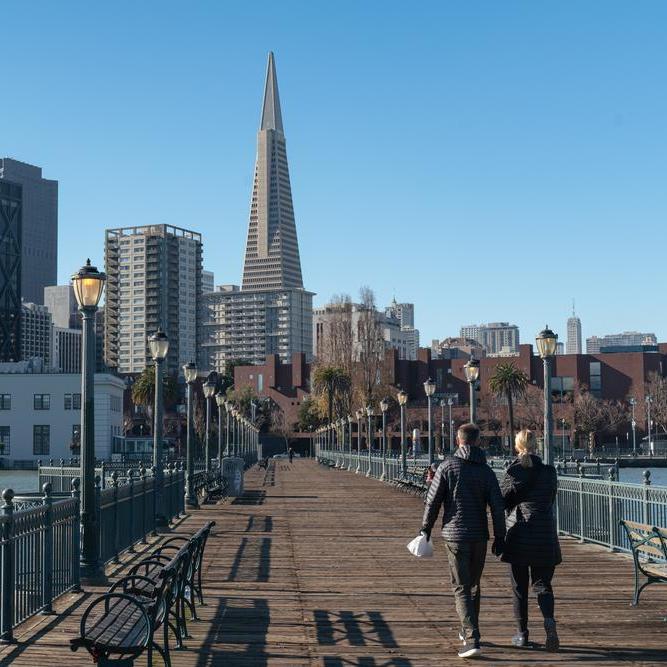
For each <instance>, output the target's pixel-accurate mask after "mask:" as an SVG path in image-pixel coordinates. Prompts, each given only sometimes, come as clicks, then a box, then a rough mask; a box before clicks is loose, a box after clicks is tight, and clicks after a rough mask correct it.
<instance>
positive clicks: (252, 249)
mask: <svg viewBox="0 0 667 667" xmlns="http://www.w3.org/2000/svg"><path fill="white" fill-rule="evenodd" d="M312 318H313V294H312V292H308V291H306V290H304V288H303V280H302V276H301V261H300V258H299V245H298V241H297V234H296V224H295V221H294V209H293V207H292V191H291V186H290V179H289V169H288V166H287V152H286V147H285V135H284V131H283V122H282V113H281V110H280V99H279V96H278V80H277V77H276V67H275V61H274V57H273V54H272V53H270V54H269V61H268V66H267V72H266V82H265V85H264V100H263V104H262V117H261V121H260V127H259V131H258V133H257V156H256V161H255V175H254V180H253V188H252V198H251V202H250V216H249V223H248V236H247V241H246V250H245V262H244V266H243V280H242V286H241V289H239V288H238V287H237V286H234V285H227V286H222V287H220V288H218V289H217V290H216V291H215V292H212V293H209V294H206V295H204V297H203V299H202V310H201V322H202V325H201V344H200V357H199V363H200V367H201V368H202V369H203V370H216V371H218V372H223V371H224V370H225V366H226V364H227V362H229V361H238V360H247V361H250V362H251V363H254V364H261V363H264V361H265V358H266V355H268V354H277V355H279V356H280V358H281V360H283V361H284V362H289V361H290V359H291V358H292V355H293V354H294V353H296V352H303V353H305V354H306V356H307V357H310V356H312V352H313V342H312Z"/></svg>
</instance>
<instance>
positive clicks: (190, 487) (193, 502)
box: [183, 361, 199, 509]
mask: <svg viewBox="0 0 667 667" xmlns="http://www.w3.org/2000/svg"><path fill="white" fill-rule="evenodd" d="M183 375H184V376H185V382H186V383H187V386H188V390H187V394H188V401H187V402H188V409H187V413H186V419H187V429H186V434H187V435H186V438H185V483H186V489H185V504H186V506H187V507H189V508H191V509H199V503H198V502H197V496H196V494H195V490H194V472H195V471H194V468H195V460H194V433H193V432H192V385H193V384H194V383H195V381H196V380H197V367H196V366H195V365H194V364H193V363H192V362H191V361H190V362H189V363H187V364H185V365H184V366H183Z"/></svg>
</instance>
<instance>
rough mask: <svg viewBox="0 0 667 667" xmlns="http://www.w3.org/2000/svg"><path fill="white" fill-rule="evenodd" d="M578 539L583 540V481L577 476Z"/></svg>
mask: <svg viewBox="0 0 667 667" xmlns="http://www.w3.org/2000/svg"><path fill="white" fill-rule="evenodd" d="M579 541H580V542H583V541H584V482H583V480H582V478H581V477H580V478H579Z"/></svg>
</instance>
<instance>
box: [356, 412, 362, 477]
mask: <svg viewBox="0 0 667 667" xmlns="http://www.w3.org/2000/svg"><path fill="white" fill-rule="evenodd" d="M354 415H355V417H356V418H357V469H356V471H355V472H356V473H357V475H358V474H359V473H360V472H361V420H362V419H363V417H364V411H363V410H357V411H356V412H355V413H354Z"/></svg>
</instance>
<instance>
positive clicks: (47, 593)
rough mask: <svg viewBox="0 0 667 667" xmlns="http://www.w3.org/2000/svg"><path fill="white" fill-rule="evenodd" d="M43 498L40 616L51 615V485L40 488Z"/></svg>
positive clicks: (47, 483) (47, 484) (46, 484)
mask: <svg viewBox="0 0 667 667" xmlns="http://www.w3.org/2000/svg"><path fill="white" fill-rule="evenodd" d="M42 491H43V492H44V497H43V498H42V504H43V505H44V541H43V550H42V614H51V613H53V607H52V606H51V601H52V599H53V512H52V500H51V484H49V482H45V484H44V485H43V486H42Z"/></svg>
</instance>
